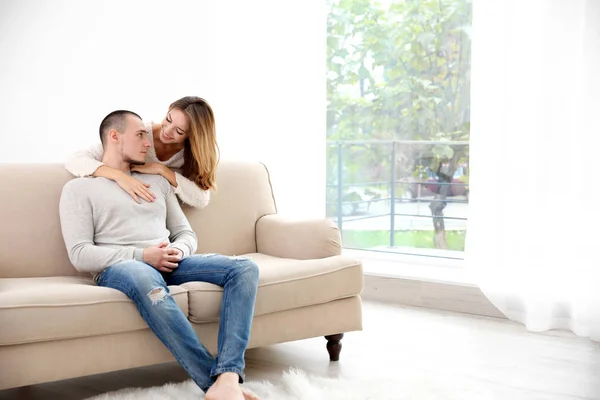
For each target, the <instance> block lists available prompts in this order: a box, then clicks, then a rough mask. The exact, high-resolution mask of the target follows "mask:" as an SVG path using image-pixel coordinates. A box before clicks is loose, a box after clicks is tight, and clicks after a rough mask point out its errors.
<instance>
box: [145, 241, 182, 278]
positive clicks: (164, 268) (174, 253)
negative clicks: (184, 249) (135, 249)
mask: <svg viewBox="0 0 600 400" xmlns="http://www.w3.org/2000/svg"><path fill="white" fill-rule="evenodd" d="M168 244H169V243H167V242H163V243H161V244H159V245H158V246H152V247H146V248H145V249H144V253H143V256H142V258H143V260H144V262H145V263H147V264H150V265H152V266H153V267H154V268H156V269H157V270H159V271H161V272H173V270H174V269H175V268H177V267H178V266H179V261H181V257H182V255H183V254H182V253H181V250H179V249H176V248H173V247H167V245H168Z"/></svg>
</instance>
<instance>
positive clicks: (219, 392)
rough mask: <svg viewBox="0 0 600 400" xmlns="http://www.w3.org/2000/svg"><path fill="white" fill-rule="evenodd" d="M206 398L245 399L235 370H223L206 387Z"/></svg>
mask: <svg viewBox="0 0 600 400" xmlns="http://www.w3.org/2000/svg"><path fill="white" fill-rule="evenodd" d="M205 399H206V400H247V399H246V396H244V393H243V392H242V388H241V387H240V384H239V376H238V374H236V373H235V372H225V373H223V374H221V375H219V377H218V378H217V381H216V382H215V383H214V384H213V385H212V386H211V387H210V389H208V392H206V396H205Z"/></svg>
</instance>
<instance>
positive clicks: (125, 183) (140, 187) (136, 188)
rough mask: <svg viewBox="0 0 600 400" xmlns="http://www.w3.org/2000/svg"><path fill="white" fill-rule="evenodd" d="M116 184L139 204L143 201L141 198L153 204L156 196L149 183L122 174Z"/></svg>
mask: <svg viewBox="0 0 600 400" xmlns="http://www.w3.org/2000/svg"><path fill="white" fill-rule="evenodd" d="M115 182H117V184H118V185H119V186H120V187H121V189H123V190H124V191H126V192H127V193H129V195H130V196H131V197H132V198H133V199H134V200H135V201H136V202H137V203H138V204H140V203H141V201H140V199H139V198H138V196H140V197H141V198H142V199H144V200H146V201H147V202H149V203H152V202H153V201H154V199H155V198H156V196H155V195H154V193H152V191H150V190H149V189H148V188H149V187H150V184H149V183H145V182H142V181H140V180H138V179H135V178H134V177H132V176H129V175H127V174H122V175H121V176H120V177H119V178H117V179H115Z"/></svg>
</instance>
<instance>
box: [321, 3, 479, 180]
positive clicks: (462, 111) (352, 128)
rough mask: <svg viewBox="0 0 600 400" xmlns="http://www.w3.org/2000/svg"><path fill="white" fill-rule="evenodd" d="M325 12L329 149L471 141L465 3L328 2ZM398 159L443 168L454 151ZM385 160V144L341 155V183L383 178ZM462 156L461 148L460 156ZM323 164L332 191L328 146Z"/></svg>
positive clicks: (333, 156) (410, 152) (407, 151)
mask: <svg viewBox="0 0 600 400" xmlns="http://www.w3.org/2000/svg"><path fill="white" fill-rule="evenodd" d="M329 7H330V12H329V17H328V21H327V29H328V38H327V68H328V75H327V99H328V108H327V139H328V140H329V141H337V140H344V141H345V140H369V141H374V140H377V141H382V140H385V141H391V140H442V141H456V140H461V141H466V140H468V139H469V128H470V127H469V121H470V98H469V92H470V87H469V86H470V53H471V40H470V31H471V29H470V28H471V0H390V1H388V2H385V3H383V2H381V3H379V2H377V1H370V0H331V1H330V3H329ZM396 150H397V152H398V153H397V158H398V159H402V158H403V157H404V158H406V159H413V160H414V159H416V158H419V157H422V156H423V154H425V155H426V157H429V159H430V160H441V159H447V158H451V157H452V156H455V154H454V152H455V151H456V150H457V148H456V147H454V146H436V147H435V148H433V149H423V148H422V147H419V148H418V149H416V150H415V148H411V146H405V147H401V148H397V149H396ZM391 154H392V151H391V143H389V142H387V143H373V144H365V145H359V144H357V145H353V146H350V147H349V146H344V148H343V166H344V171H343V180H344V181H345V182H367V181H372V180H384V179H389V178H390V176H391V172H390V168H391V164H390V163H391ZM467 157H468V153H466V152H465V151H464V148H461V149H460V154H456V159H457V160H458V161H459V160H460V159H465V158H467ZM327 159H328V165H327V171H328V174H327V175H328V183H329V184H332V183H335V182H334V181H335V180H336V177H337V148H336V147H334V146H328V154H327ZM459 162H460V161H459ZM413 167H414V165H413ZM412 173H413V172H412V171H410V172H409V174H412Z"/></svg>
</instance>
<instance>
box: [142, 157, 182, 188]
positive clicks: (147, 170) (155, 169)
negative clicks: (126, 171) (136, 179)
mask: <svg viewBox="0 0 600 400" xmlns="http://www.w3.org/2000/svg"><path fill="white" fill-rule="evenodd" d="M131 171H134V172H139V173H140V174H150V175H160V176H162V177H163V178H165V179H166V180H168V181H169V183H170V184H171V186H173V187H177V177H176V176H175V172H173V171H171V169H170V168H169V167H167V166H166V165H163V164H160V163H155V162H151V163H146V164H144V165H132V166H131Z"/></svg>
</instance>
